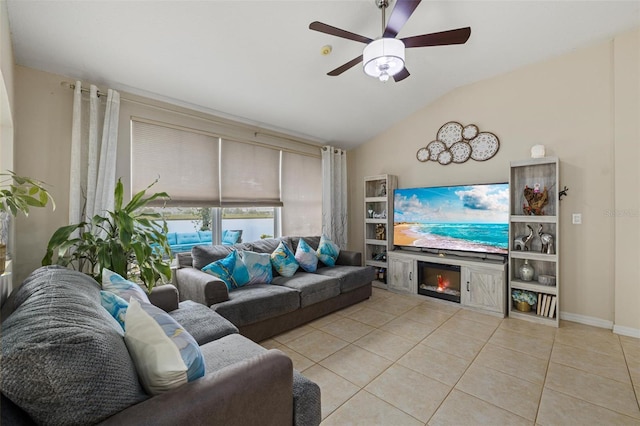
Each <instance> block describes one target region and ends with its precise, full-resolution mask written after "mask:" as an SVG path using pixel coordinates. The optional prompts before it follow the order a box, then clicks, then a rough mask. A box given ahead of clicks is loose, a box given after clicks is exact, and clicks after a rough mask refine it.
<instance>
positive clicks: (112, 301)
mask: <svg viewBox="0 0 640 426" xmlns="http://www.w3.org/2000/svg"><path fill="white" fill-rule="evenodd" d="M100 303H101V304H102V307H104V308H105V309H106V310H107V312H109V313H110V314H111V316H112V317H114V318H115V319H116V321H118V322H119V323H120V325H121V326H122V329H123V330H124V317H125V314H126V313H127V308H128V307H129V304H128V303H127V301H126V300H124V299H123V298H122V297H120V296H118V295H117V294H115V293H111V292H110V291H104V290H100Z"/></svg>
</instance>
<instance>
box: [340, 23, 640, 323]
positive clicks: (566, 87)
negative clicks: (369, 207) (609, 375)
mask: <svg viewBox="0 0 640 426" xmlns="http://www.w3.org/2000/svg"><path fill="white" fill-rule="evenodd" d="M634 34H635V36H634ZM634 34H631V35H626V36H624V37H620V38H619V39H616V44H615V50H616V52H617V56H625V55H629V54H631V53H634V49H635V54H636V55H637V49H638V43H637V31H636V32H635V33H634ZM618 40H624V42H622V41H621V42H620V43H618ZM613 53H614V42H606V43H602V44H598V45H596V46H593V47H590V48H587V49H584V50H580V51H576V52H573V53H570V54H568V55H564V56H562V57H558V58H555V59H553V60H550V61H547V62H543V63H538V64H534V65H531V66H529V67H526V68H523V69H520V70H517V71H514V72H511V73H508V74H505V75H501V76H498V77H495V78H492V79H488V80H485V81H481V82H478V83H475V84H472V85H469V86H466V87H462V88H459V89H457V90H455V91H453V92H450V93H448V94H447V95H445V96H443V97H442V98H440V99H439V100H437V101H435V102H433V103H432V104H430V105H428V106H427V107H425V108H424V109H422V110H420V111H418V112H416V113H415V114H413V115H412V116H410V117H408V118H407V119H405V120H403V121H402V122H400V123H398V124H397V125H395V126H393V127H392V128H390V129H388V130H387V131H386V132H384V133H383V134H381V135H379V136H378V137H376V138H374V139H373V140H371V141H369V142H367V143H366V144H364V145H362V146H360V147H359V148H357V149H355V150H353V151H350V152H349V188H350V196H351V198H350V202H349V211H350V221H349V241H350V248H351V249H357V250H362V241H363V223H362V218H363V202H362V196H363V184H362V179H363V177H364V176H368V175H375V174H380V173H389V174H395V175H397V176H398V186H399V187H414V186H430V185H441V184H468V183H481V182H505V181H508V179H509V162H510V161H511V160H519V159H526V158H528V157H530V148H531V146H532V145H535V144H544V145H545V146H546V150H547V155H552V156H558V157H559V158H560V159H561V173H560V174H561V176H560V185H566V186H568V187H569V188H570V190H569V195H568V197H566V198H564V199H563V201H562V204H561V217H560V220H561V224H562V228H561V236H560V237H561V240H562V247H561V251H560V258H561V280H562V290H561V291H562V302H561V306H560V309H561V311H562V312H563V313H565V314H568V316H569V317H571V318H572V319H576V320H581V321H584V322H591V323H594V324H597V325H601V326H611V324H612V323H613V321H614V319H615V320H616V321H618V320H620V321H624V323H623V325H625V326H627V327H631V328H633V329H637V330H638V331H639V332H640V315H637V310H636V311H635V312H632V311H630V310H629V308H628V307H624V308H623V307H622V306H620V307H619V309H618V311H620V312H618V311H616V313H615V315H614V305H615V300H614V294H615V292H614V290H615V288H616V287H617V286H616V271H615V269H614V267H615V261H614V258H615V256H614V253H615V252H616V250H617V251H620V250H624V251H625V252H630V253H632V254H628V255H629V256H631V257H632V258H633V259H634V260H635V265H636V267H637V263H638V262H637V261H638V253H639V251H638V249H637V244H634V245H632V244H630V241H629V242H624V243H621V244H620V245H616V243H615V238H614V231H615V229H616V228H615V225H616V224H617V225H622V226H625V223H624V222H622V221H618V222H614V220H613V219H612V218H611V217H610V216H609V215H607V212H608V211H611V210H613V209H614V208H615V202H614V192H615V191H614V180H615V176H614V146H615V147H616V148H618V147H620V148H621V149H622V152H617V151H616V158H617V157H618V156H622V157H626V154H625V152H624V150H625V149H629V146H631V147H632V148H630V150H631V152H630V153H631V155H632V158H629V160H628V161H629V163H630V164H629V168H631V162H634V165H635V166H634V167H635V168H634V169H633V172H634V176H635V178H636V183H635V185H636V188H637V176H638V171H637V160H638V151H637V140H638V138H637V119H636V122H635V123H636V127H635V132H636V137H635V139H633V138H632V134H633V129H631V130H627V129H625V130H624V132H625V135H624V138H623V136H622V135H621V136H620V137H621V138H623V139H624V141H621V143H620V144H617V143H616V140H615V139H614V137H615V136H614V120H615V119H616V118H617V117H619V116H620V115H621V114H623V113H625V114H626V113H629V108H631V109H633V108H635V111H631V113H632V114H633V113H635V117H636V118H637V116H638V107H637V101H638V98H637V76H638V73H637V71H636V72H635V74H633V73H632V71H629V72H625V73H624V78H623V77H620V78H619V79H618V77H619V76H618V73H615V72H614V65H617V64H616V63H615V62H614V61H613ZM636 57H637V56H636ZM627 61H633V60H632V59H628V60H627ZM626 65H628V64H622V63H621V64H620V66H626ZM636 70H637V61H636ZM634 76H635V83H636V86H635V87H629V86H630V85H632V83H633V82H632V81H631V80H633V79H634ZM614 79H616V80H615V81H614ZM614 83H615V84H614ZM616 85H619V86H620V87H617V89H618V90H622V91H625V90H632V89H633V90H635V92H633V93H635V96H634V95H631V94H630V95H629V98H630V99H629V100H627V101H625V102H621V105H620V108H621V109H622V111H617V110H616V109H615V108H614V87H616ZM633 102H636V104H635V107H633V106H632V105H631V104H632V103H633ZM616 105H618V103H617V102H616ZM616 114H617V115H616ZM452 120H453V121H458V122H460V123H462V124H464V125H466V124H471V123H473V124H476V125H477V126H478V127H479V128H480V130H481V131H483V130H485V131H490V132H493V133H495V134H496V135H497V136H498V137H499V139H500V150H499V152H498V153H497V155H496V156H495V157H493V158H492V159H490V160H488V161H486V162H475V161H473V160H469V161H468V162H466V163H463V164H450V165H447V166H442V165H439V164H437V163H435V162H427V163H420V162H418V161H417V160H416V156H415V154H416V151H417V150H418V149H419V148H421V147H424V146H426V145H427V143H429V142H430V141H431V140H433V139H435V135H436V132H437V131H438V129H439V127H440V126H441V125H442V124H444V123H445V122H448V121H452ZM631 127H632V126H631ZM632 141H633V142H632ZM629 186H631V185H629ZM556 189H557V188H556ZM637 192H638V191H637V189H636V190H635V192H634V195H633V197H635V202H636V203H637ZM635 205H636V206H637V204H635ZM572 213H582V216H583V224H582V225H572V224H571V214H572ZM627 222H630V223H633V224H634V227H633V228H630V229H629V230H630V231H633V232H635V233H634V234H633V237H634V238H633V239H634V240H635V241H637V237H638V232H637V222H638V217H637V215H636V216H635V217H630V218H627ZM620 232H622V233H626V232H628V230H626V229H624V228H623V229H622V230H620ZM621 269H623V268H622V267H621ZM626 275H627V276H626V277H625V278H626V279H629V278H630V276H635V277H636V279H635V280H633V281H629V286H635V289H634V291H635V293H633V295H634V297H636V299H637V295H638V290H637V286H638V285H637V276H638V274H637V270H636V271H633V270H632V271H630V272H629V273H627V274H626ZM623 288H624V290H623V291H626V288H625V287H623ZM623 297H624V296H623ZM636 306H637V303H636ZM625 312H626V313H625ZM634 315H635V317H634ZM632 317H634V318H632Z"/></svg>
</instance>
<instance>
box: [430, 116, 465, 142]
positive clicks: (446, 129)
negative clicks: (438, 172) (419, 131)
mask: <svg viewBox="0 0 640 426" xmlns="http://www.w3.org/2000/svg"><path fill="white" fill-rule="evenodd" d="M436 139H437V140H439V141H440V142H443V143H444V144H445V145H446V146H447V148H450V147H451V145H453V144H454V143H456V142H460V141H461V140H462V124H460V123H457V122H455V121H450V122H448V123H445V124H443V125H442V127H440V130H438V133H437V135H436Z"/></svg>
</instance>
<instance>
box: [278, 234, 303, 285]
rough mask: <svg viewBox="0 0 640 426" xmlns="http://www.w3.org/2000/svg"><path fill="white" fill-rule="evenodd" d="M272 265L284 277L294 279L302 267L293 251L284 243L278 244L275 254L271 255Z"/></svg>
mask: <svg viewBox="0 0 640 426" xmlns="http://www.w3.org/2000/svg"><path fill="white" fill-rule="evenodd" d="M271 264H272V265H273V268H274V269H275V270H276V271H278V273H279V274H280V275H282V276H283V277H292V276H293V274H295V273H296V271H297V270H298V267H299V266H300V265H298V261H297V260H296V258H295V255H294V254H293V253H292V252H291V249H289V247H287V245H286V244H285V243H284V242H282V241H281V242H280V244H278V247H277V248H276V249H275V250H274V252H273V253H271Z"/></svg>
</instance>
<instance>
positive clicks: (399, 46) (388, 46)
mask: <svg viewBox="0 0 640 426" xmlns="http://www.w3.org/2000/svg"><path fill="white" fill-rule="evenodd" d="M362 62H363V69H364V72H365V74H367V75H369V76H371V77H375V78H378V79H380V81H386V80H382V78H380V77H381V75H382V74H383V73H384V74H386V75H387V79H388V77H389V76H393V75H396V74H397V73H399V72H400V71H402V69H403V68H404V43H403V42H402V41H400V40H398V39H395V38H379V39H377V40H374V41H372V42H371V43H369V44H368V45H367V47H365V48H364V51H363V52H362Z"/></svg>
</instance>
